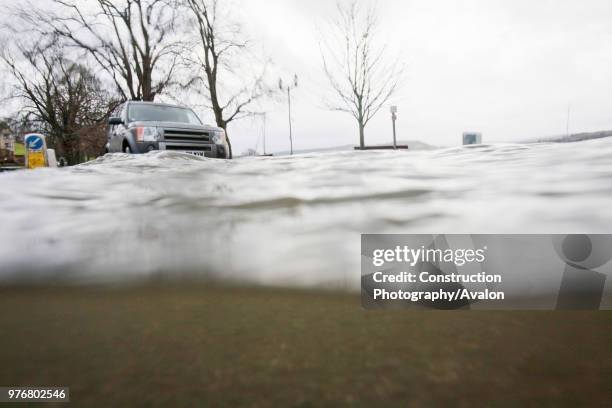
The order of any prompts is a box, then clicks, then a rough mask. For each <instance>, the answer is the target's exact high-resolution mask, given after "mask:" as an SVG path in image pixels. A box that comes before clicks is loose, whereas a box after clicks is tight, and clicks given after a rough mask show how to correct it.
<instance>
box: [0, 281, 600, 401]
mask: <svg viewBox="0 0 612 408" xmlns="http://www.w3.org/2000/svg"><path fill="white" fill-rule="evenodd" d="M0 327H2V336H1V337H0V361H1V367H2V369H1V370H0V384H1V385H58V386H59V385H65V386H69V387H70V389H71V399H72V401H73V404H72V405H75V406H100V407H109V406H143V405H144V406H173V407H179V406H235V405H239V406H261V407H265V406H317V407H318V406H339V405H351V404H353V405H356V406H364V405H378V406H383V405H384V406H393V405H395V406H408V405H409V404H410V405H412V406H440V405H452V406H482V405H483V404H484V405H487V406H500V407H505V406H508V407H510V406H554V407H559V406H610V402H611V401H612V390H611V389H610V384H612V313H610V312H587V313H585V312H573V313H566V312H564V313H559V312H520V313H519V312H416V311H375V312H372V311H364V310H363V309H361V307H360V302H359V299H358V298H357V297H356V296H352V295H345V294H341V295H336V294H330V293H312V292H302V291H291V290H271V289H270V290H267V289H236V288H211V287H204V286H192V287H139V288H130V289H106V290H101V289H92V288H87V289H83V288H44V289H43V288H38V289H31V288H24V289H3V290H0ZM383 401H384V403H383ZM21 406H23V405H21Z"/></svg>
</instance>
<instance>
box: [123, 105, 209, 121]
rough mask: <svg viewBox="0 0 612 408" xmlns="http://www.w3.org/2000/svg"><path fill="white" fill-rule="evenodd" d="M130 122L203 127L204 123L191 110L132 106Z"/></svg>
mask: <svg viewBox="0 0 612 408" xmlns="http://www.w3.org/2000/svg"><path fill="white" fill-rule="evenodd" d="M128 119H129V122H177V123H189V124H191V125H201V124H202V122H201V121H200V119H199V118H198V115H196V114H195V113H194V112H193V111H192V110H191V109H186V108H179V107H176V106H164V105H149V104H140V103H136V104H130V108H129V109H128Z"/></svg>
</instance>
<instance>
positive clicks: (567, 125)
mask: <svg viewBox="0 0 612 408" xmlns="http://www.w3.org/2000/svg"><path fill="white" fill-rule="evenodd" d="M571 108H572V106H571V105H567V123H566V126H565V133H566V135H567V138H568V139H569V135H570V133H569V126H570V111H571Z"/></svg>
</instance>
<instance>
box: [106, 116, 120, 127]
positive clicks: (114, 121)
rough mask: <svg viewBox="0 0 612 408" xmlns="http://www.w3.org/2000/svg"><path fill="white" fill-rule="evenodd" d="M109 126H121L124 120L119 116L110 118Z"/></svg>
mask: <svg viewBox="0 0 612 408" xmlns="http://www.w3.org/2000/svg"><path fill="white" fill-rule="evenodd" d="M108 124H109V125H111V126H113V125H121V124H123V119H121V118H120V117H118V116H111V117H110V118H108Z"/></svg>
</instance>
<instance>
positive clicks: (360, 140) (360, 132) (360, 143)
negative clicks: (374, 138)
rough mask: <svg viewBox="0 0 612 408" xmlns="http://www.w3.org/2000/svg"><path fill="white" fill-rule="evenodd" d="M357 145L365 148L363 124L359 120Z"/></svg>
mask: <svg viewBox="0 0 612 408" xmlns="http://www.w3.org/2000/svg"><path fill="white" fill-rule="evenodd" d="M359 147H360V148H361V149H364V148H365V126H364V125H363V123H361V122H359Z"/></svg>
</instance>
